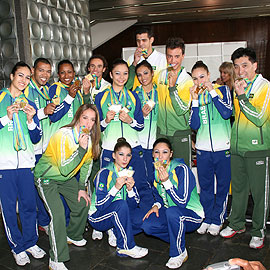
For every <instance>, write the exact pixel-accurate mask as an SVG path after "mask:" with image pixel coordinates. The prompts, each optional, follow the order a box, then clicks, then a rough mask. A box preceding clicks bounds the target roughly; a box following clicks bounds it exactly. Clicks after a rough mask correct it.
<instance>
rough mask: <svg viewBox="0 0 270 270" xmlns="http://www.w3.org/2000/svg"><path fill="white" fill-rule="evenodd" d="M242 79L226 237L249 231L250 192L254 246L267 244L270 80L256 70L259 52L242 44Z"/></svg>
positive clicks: (237, 58)
mask: <svg viewBox="0 0 270 270" xmlns="http://www.w3.org/2000/svg"><path fill="white" fill-rule="evenodd" d="M231 59H232V62H233V64H234V67H235V71H236V75H237V76H238V77H239V79H238V80H237V81H236V82H235V95H234V106H235V122H234V124H233V127H232V136H231V170H232V208H231V214H230V217H229V226H228V227H226V228H225V229H223V230H222V231H221V232H220V235H221V236H222V237H225V238H231V237H233V236H234V235H235V234H237V233H243V232H245V230H246V229H245V221H246V219H245V215H246V210H247V204H248V197H249V193H251V195H252V198H253V201H254V208H253V215H252V229H251V236H252V237H251V241H250V243H249V247H250V248H254V249H258V248H262V247H263V246H264V237H265V230H266V221H267V217H268V212H269V157H270V117H269V115H270V83H269V82H268V81H267V80H266V79H264V78H263V77H262V75H261V74H256V70H257V60H256V53H255V51H254V50H253V49H251V48H239V49H237V50H236V51H234V53H233V54H232V57H231Z"/></svg>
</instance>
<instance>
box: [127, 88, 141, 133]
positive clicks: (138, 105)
mask: <svg viewBox="0 0 270 270" xmlns="http://www.w3.org/2000/svg"><path fill="white" fill-rule="evenodd" d="M131 94H133V96H134V97H135V99H136V107H135V112H134V119H133V122H132V123H131V124H130V126H131V127H132V128H134V129H135V130H137V131H141V130H143V128H144V118H143V113H142V107H141V101H140V99H139V97H138V95H137V94H136V93H135V92H132V93H131Z"/></svg>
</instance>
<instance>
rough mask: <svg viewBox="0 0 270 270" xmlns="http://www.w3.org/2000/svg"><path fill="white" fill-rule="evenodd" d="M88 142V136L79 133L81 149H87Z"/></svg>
mask: <svg viewBox="0 0 270 270" xmlns="http://www.w3.org/2000/svg"><path fill="white" fill-rule="evenodd" d="M88 141H89V135H88V134H85V133H81V134H80V136H79V145H80V146H81V147H82V148H83V149H87V147H88Z"/></svg>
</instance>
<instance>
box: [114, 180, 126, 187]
mask: <svg viewBox="0 0 270 270" xmlns="http://www.w3.org/2000/svg"><path fill="white" fill-rule="evenodd" d="M124 184H126V177H118V178H116V183H115V187H116V188H117V189H118V190H120V189H121V188H122V187H123V185H124Z"/></svg>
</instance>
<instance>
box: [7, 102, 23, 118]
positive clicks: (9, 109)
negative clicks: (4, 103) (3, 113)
mask: <svg viewBox="0 0 270 270" xmlns="http://www.w3.org/2000/svg"><path fill="white" fill-rule="evenodd" d="M19 109H20V106H19V105H18V104H16V103H14V104H12V105H10V106H8V107H7V116H8V118H9V120H12V117H13V113H18V112H19Z"/></svg>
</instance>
